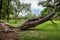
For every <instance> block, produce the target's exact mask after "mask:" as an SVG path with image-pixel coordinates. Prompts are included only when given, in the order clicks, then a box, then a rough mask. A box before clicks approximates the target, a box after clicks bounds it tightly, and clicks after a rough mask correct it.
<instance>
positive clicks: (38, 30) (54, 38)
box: [9, 21, 60, 40]
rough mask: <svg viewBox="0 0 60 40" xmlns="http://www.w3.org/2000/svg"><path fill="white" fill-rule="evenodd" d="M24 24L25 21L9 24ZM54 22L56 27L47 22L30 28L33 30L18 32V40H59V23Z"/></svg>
mask: <svg viewBox="0 0 60 40" xmlns="http://www.w3.org/2000/svg"><path fill="white" fill-rule="evenodd" d="M24 22H25V21H19V22H17V23H16V24H14V21H10V22H9V24H11V25H13V26H17V25H20V24H22V23H24ZM54 22H55V23H56V25H54V24H52V23H51V22H50V21H48V22H45V23H43V24H40V25H38V26H36V27H35V28H30V29H34V30H26V31H20V32H19V34H20V37H19V38H20V40H60V21H54Z"/></svg>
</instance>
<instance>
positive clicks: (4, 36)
mask: <svg viewBox="0 0 60 40" xmlns="http://www.w3.org/2000/svg"><path fill="white" fill-rule="evenodd" d="M56 9H57V8H56V6H55V8H54V10H53V11H52V12H50V13H49V15H47V16H45V17H43V18H41V19H37V18H36V19H34V20H33V19H30V21H29V20H27V21H26V22H25V23H23V24H22V25H21V26H18V27H14V26H11V25H9V24H6V23H4V22H1V23H0V40H18V39H19V35H18V31H20V30H25V29H28V28H31V27H35V26H37V25H39V24H42V23H44V22H46V21H48V20H49V19H51V18H52V17H53V16H54V15H55V11H56Z"/></svg>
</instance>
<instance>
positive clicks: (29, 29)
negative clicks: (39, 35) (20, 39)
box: [22, 29, 60, 31]
mask: <svg viewBox="0 0 60 40" xmlns="http://www.w3.org/2000/svg"><path fill="white" fill-rule="evenodd" d="M22 31H60V30H43V29H24V30H22Z"/></svg>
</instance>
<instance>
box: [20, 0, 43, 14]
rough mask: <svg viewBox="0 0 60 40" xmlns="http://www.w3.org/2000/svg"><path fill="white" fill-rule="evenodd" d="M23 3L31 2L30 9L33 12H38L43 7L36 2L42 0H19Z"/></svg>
mask: <svg viewBox="0 0 60 40" xmlns="http://www.w3.org/2000/svg"><path fill="white" fill-rule="evenodd" d="M20 1H21V2H23V3H28V4H30V3H31V11H32V13H34V14H39V13H40V12H41V11H42V10H43V9H44V8H43V7H42V6H38V5H37V3H38V2H39V1H43V0H20Z"/></svg>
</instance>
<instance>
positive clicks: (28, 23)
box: [18, 8, 56, 30]
mask: <svg viewBox="0 0 60 40" xmlns="http://www.w3.org/2000/svg"><path fill="white" fill-rule="evenodd" d="M55 11H56V8H55V10H54V11H52V12H50V13H49V15H47V16H46V17H43V18H42V19H37V20H32V19H31V20H32V21H29V20H28V21H26V22H25V23H24V24H22V25H21V26H19V27H18V28H19V29H20V30H24V29H28V28H31V27H35V26H37V25H39V24H42V23H44V22H46V21H48V20H49V19H51V18H52V17H53V16H54V15H55Z"/></svg>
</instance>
